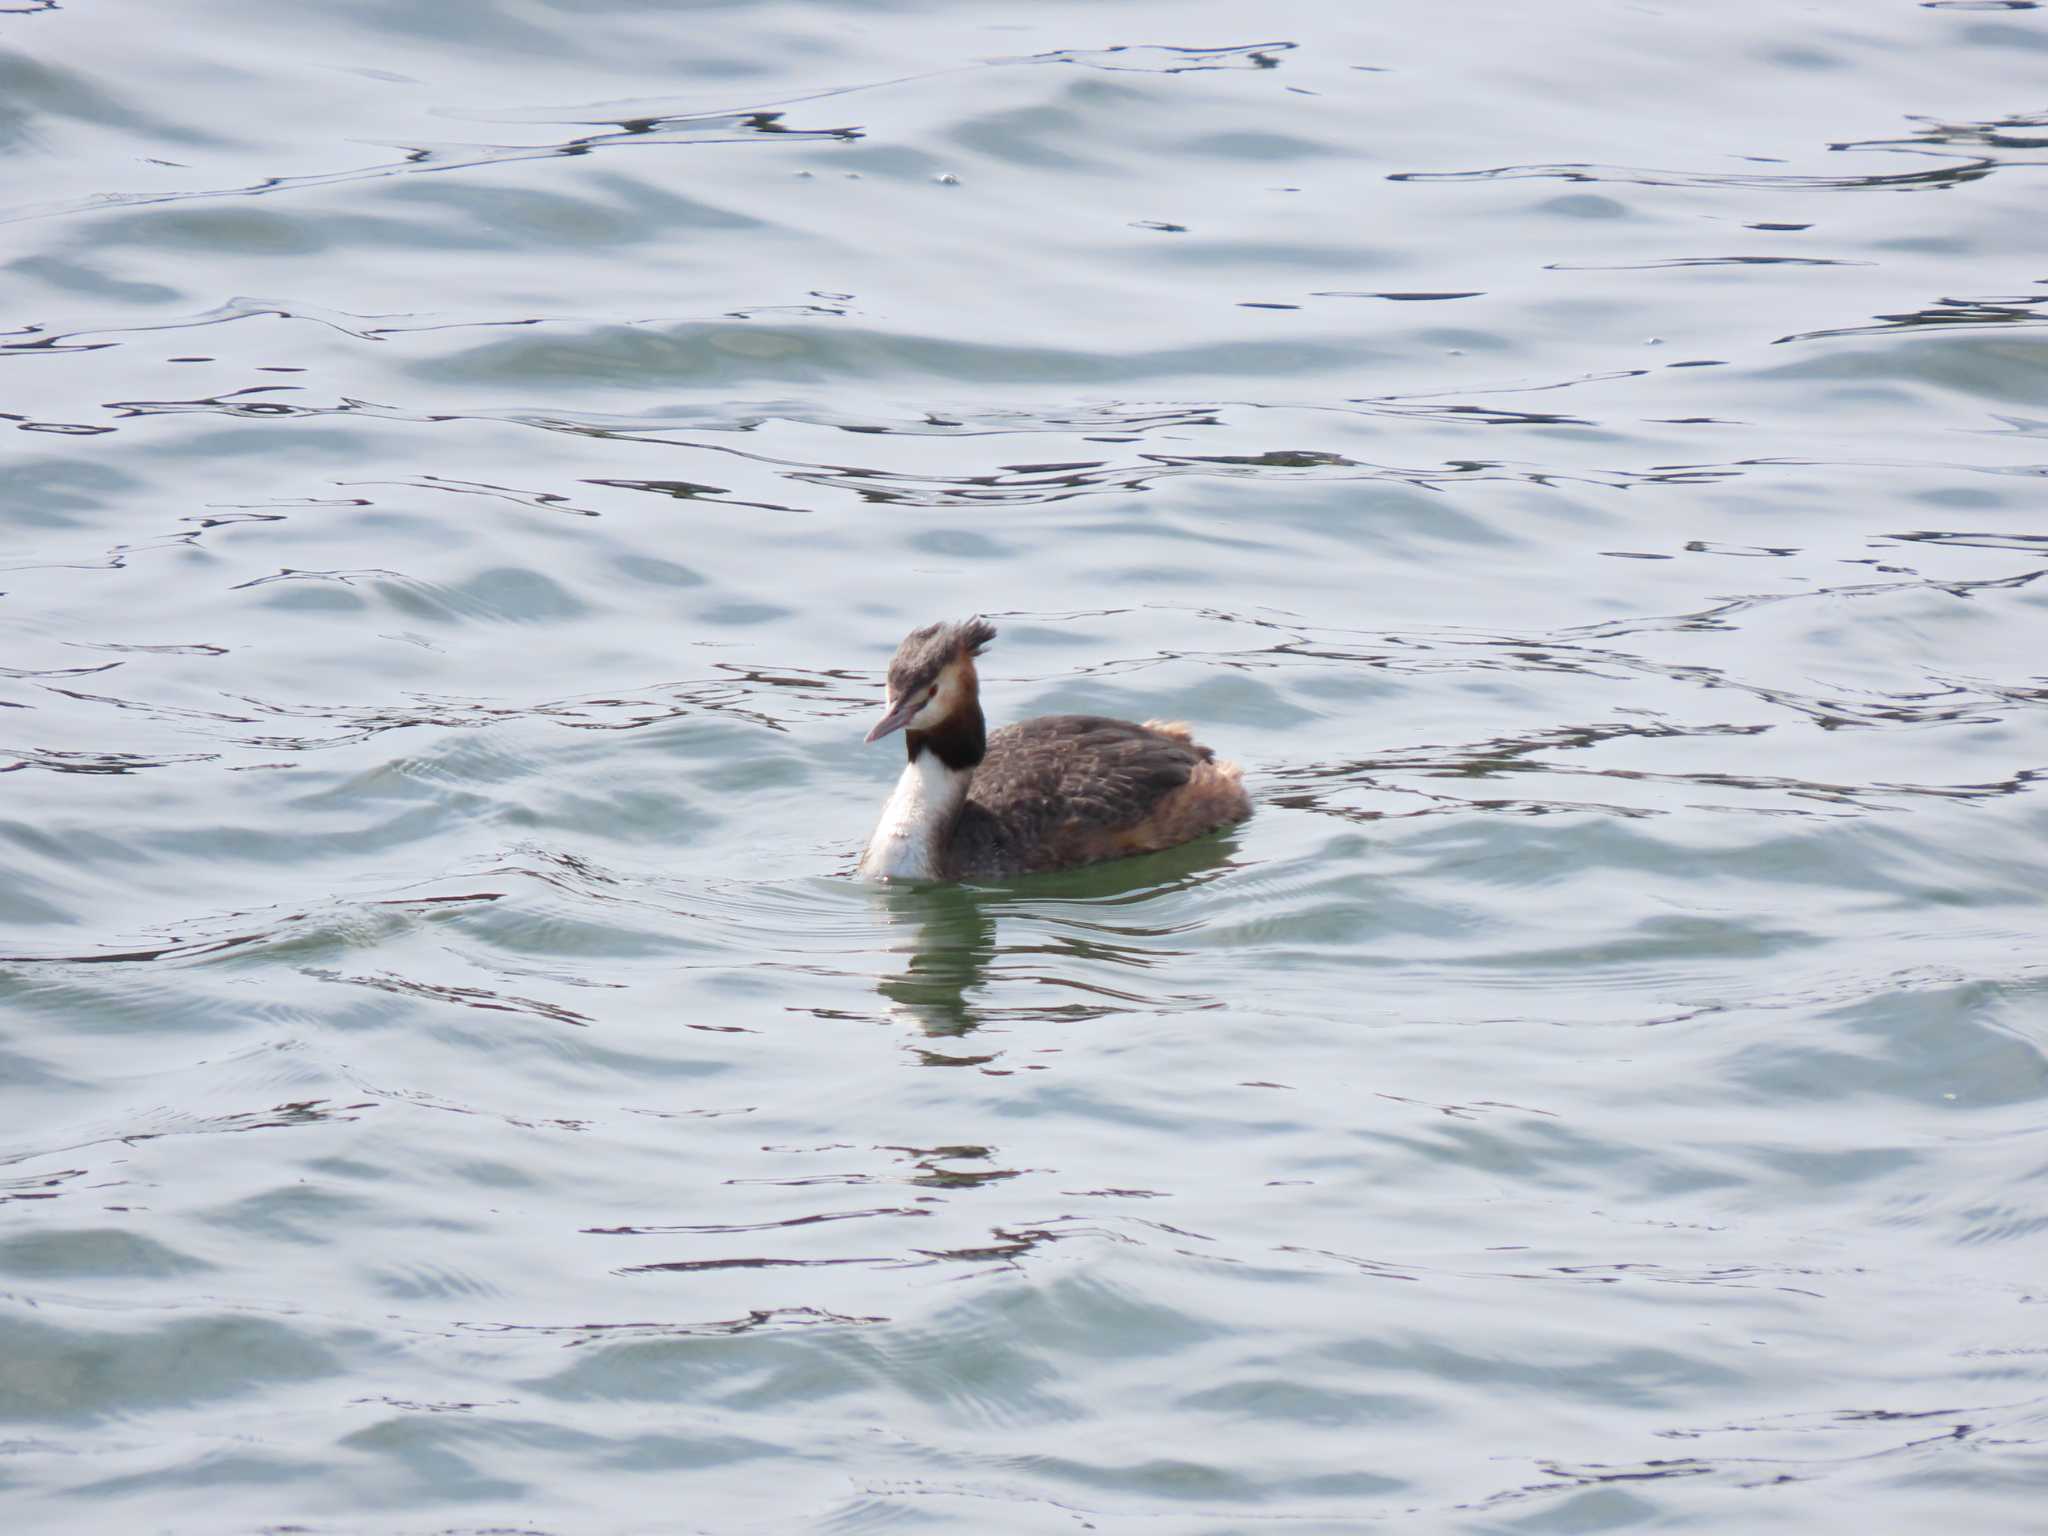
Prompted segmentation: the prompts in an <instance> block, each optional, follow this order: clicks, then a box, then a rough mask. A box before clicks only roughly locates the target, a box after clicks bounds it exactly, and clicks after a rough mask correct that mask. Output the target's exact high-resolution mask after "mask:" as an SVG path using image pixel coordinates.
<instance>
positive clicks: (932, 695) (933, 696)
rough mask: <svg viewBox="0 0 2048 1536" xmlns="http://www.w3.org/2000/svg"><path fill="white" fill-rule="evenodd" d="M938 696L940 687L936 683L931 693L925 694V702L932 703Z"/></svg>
mask: <svg viewBox="0 0 2048 1536" xmlns="http://www.w3.org/2000/svg"><path fill="white" fill-rule="evenodd" d="M938 696H939V688H938V684H936V683H934V684H933V685H932V691H931V692H930V693H928V694H926V695H925V696H924V701H925V703H927V704H929V703H931V701H932V700H933V699H936V698H937V697H938Z"/></svg>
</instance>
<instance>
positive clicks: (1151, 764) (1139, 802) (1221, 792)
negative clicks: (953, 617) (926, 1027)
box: [860, 618, 1252, 880]
mask: <svg viewBox="0 0 2048 1536" xmlns="http://www.w3.org/2000/svg"><path fill="white" fill-rule="evenodd" d="M995 637H996V628H995V626H994V625H993V624H991V623H989V622H988V620H987V619H983V618H972V619H962V620H958V621H953V622H946V623H939V624H927V625H925V626H924V628H922V629H914V630H912V631H911V632H910V633H909V634H908V635H906V636H904V639H903V643H902V644H901V645H900V646H898V647H897V648H896V656H895V659H894V660H892V661H891V662H890V663H889V702H888V708H887V711H886V712H885V713H884V714H883V716H882V718H881V719H880V720H878V721H877V722H876V723H875V728H874V729H873V730H871V731H869V732H868V735H867V739H868V740H869V741H878V740H880V739H881V738H882V737H884V736H887V735H889V734H890V733H891V732H894V731H902V732H903V739H904V743H905V746H906V748H907V750H908V752H909V755H910V761H909V763H908V764H907V765H906V766H905V767H904V770H903V775H902V777H901V778H899V779H897V781H896V789H895V792H894V793H893V794H891V795H890V796H889V803H888V804H887V805H885V806H884V807H883V808H882V819H881V820H880V821H878V822H877V823H876V824H875V832H874V836H873V837H871V838H869V839H868V845H867V849H866V851H865V852H864V853H862V854H861V856H860V875H861V877H862V878H863V879H867V880H982V879H990V878H1000V877H1002V876H1005V875H1023V874H1034V873H1037V872H1039V871H1042V870H1052V869H1071V868H1073V867H1074V866H1075V865H1077V864H1093V863H1096V862H1097V861H1099V860H1102V859H1117V858H1122V857H1123V856H1124V855H1126V854H1133V853H1150V852H1152V851H1153V850H1154V849H1159V848H1171V847H1173V846H1174V845H1175V844H1176V843H1185V842H1187V841H1188V840H1189V839H1191V838H1196V837H1200V836H1201V835H1202V834H1203V833H1204V832H1210V831H1213V830H1215V829H1216V828H1217V827H1222V826H1228V825H1230V824H1231V823H1232V822H1237V821H1243V820H1244V819H1245V817H1247V816H1249V815H1251V813H1252V803H1251V800H1250V798H1249V797H1248V796H1247V795H1246V794H1245V792H1244V785H1243V783H1242V782H1241V778H1242V775H1241V773H1240V770H1239V769H1238V766H1237V765H1236V764H1235V763H1225V762H1219V761H1218V760H1217V758H1216V754H1215V753H1214V752H1212V751H1210V750H1209V749H1208V748H1207V747H1205V746H1202V745H1200V744H1199V743H1197V742H1196V741H1195V740H1194V739H1193V737H1192V736H1191V735H1190V734H1189V732H1188V728H1187V727H1186V726H1185V725H1181V724H1178V723H1176V722H1171V721H1161V720H1148V721H1146V722H1145V723H1144V724H1143V725H1139V724H1137V723H1136V722H1135V721H1131V720H1110V719H1105V718H1104V717H1103V716H1101V715H1041V716H1039V717H1038V718H1037V719H1035V720H1025V721H1022V722H1020V723H1019V724H1016V725H1006V726H1004V727H1003V728H1002V729H1001V730H999V731H997V732H995V733H994V734H993V735H991V734H989V731H988V728H987V724H986V722H985V721H984V720H983V718H982V713H981V680H980V678H979V677H978V676H977V675H976V673H975V670H974V658H975V657H977V656H979V655H980V654H981V653H982V650H983V648H984V647H986V646H987V645H988V643H989V642H990V641H992V640H994V639H995Z"/></svg>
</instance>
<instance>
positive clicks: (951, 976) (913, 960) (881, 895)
mask: <svg viewBox="0 0 2048 1536" xmlns="http://www.w3.org/2000/svg"><path fill="white" fill-rule="evenodd" d="M874 895H875V899H876V901H877V902H878V903H879V904H880V905H881V907H882V909H883V911H884V913H885V914H886V917H885V920H886V921H887V922H888V924H889V925H890V927H891V928H892V929H894V930H895V931H896V932H897V933H899V934H900V935H901V938H900V940H899V941H898V942H896V943H892V944H891V945H890V946H889V948H890V951H891V952H892V953H895V954H902V955H906V956H907V957H908V959H907V961H906V963H905V965H904V967H903V969H902V970H901V971H900V972H898V973H896V974H894V975H889V976H884V977H883V978H882V979H881V981H880V982H879V983H877V985H876V990H877V991H879V992H880V993H881V994H882V996H883V997H885V998H887V999H888V1000H889V1012H890V1014H891V1015H892V1016H894V1017H896V1018H899V1019H904V1020H907V1021H909V1022H911V1023H914V1024H916V1025H917V1027H918V1028H919V1029H921V1030H923V1031H924V1032H925V1033H926V1034H927V1035H942V1036H954V1037H957V1036H961V1035H965V1034H968V1033H970V1032H972V1031H973V1030H975V1029H977V1028H979V1027H980V1026H981V1024H982V1022H983V1020H982V1014H981V1012H980V1011H979V1010H978V1009H977V1007H976V1006H975V1004H974V1003H973V1002H972V1001H970V997H971V995H972V994H975V993H978V992H979V991H981V989H982V986H983V984H984V983H985V982H986V981H987V979H988V971H989V967H990V965H991V964H992V963H993V962H994V960H995V957H996V919H995V906H996V904H997V901H998V900H999V898H998V897H996V896H995V895H994V894H993V893H991V892H987V891H978V890H974V889H972V888H971V887H967V886H960V885H882V886H876V887H874ZM979 1059H981V1058H977V1060H979ZM956 1064H957V1065H963V1066H964V1065H968V1064H969V1063H968V1062H967V1061H966V1060H963V1059H962V1058H958V1057H947V1058H945V1059H944V1060H943V1061H937V1062H934V1065H956Z"/></svg>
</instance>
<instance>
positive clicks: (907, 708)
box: [867, 693, 919, 741]
mask: <svg viewBox="0 0 2048 1536" xmlns="http://www.w3.org/2000/svg"><path fill="white" fill-rule="evenodd" d="M918 702H919V701H918V697H917V695H916V694H914V693H913V694H911V695H910V697H909V698H907V699H897V700H895V701H893V702H892V703H891V704H890V705H889V712H888V713H887V714H886V715H884V716H882V718H881V719H879V720H877V721H876V722H875V728H874V729H873V730H871V731H869V732H868V734H867V739H868V740H869V741H880V740H881V739H882V738H883V737H884V736H886V735H888V734H889V733H890V732H891V731H900V730H902V729H903V727H904V726H906V725H908V724H910V717H911V716H912V715H914V714H916V713H917V706H918Z"/></svg>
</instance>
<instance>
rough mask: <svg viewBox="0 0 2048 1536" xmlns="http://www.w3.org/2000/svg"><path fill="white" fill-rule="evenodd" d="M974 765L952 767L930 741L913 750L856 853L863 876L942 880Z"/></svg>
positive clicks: (866, 877) (877, 878)
mask: <svg viewBox="0 0 2048 1536" xmlns="http://www.w3.org/2000/svg"><path fill="white" fill-rule="evenodd" d="M973 783H974V769H973V767H972V765H970V766H968V767H965V768H955V767H953V766H951V765H950V764H949V763H947V762H946V760H945V759H944V758H942V757H941V756H940V755H939V754H938V753H937V752H935V751H933V750H931V748H930V747H926V749H925V750H924V751H922V752H920V751H917V750H915V749H913V750H912V752H911V757H910V761H909V762H908V763H907V764H905V765H904V769H903V772H902V774H901V775H900V776H899V777H898V778H897V780H896V788H895V790H894V791H892V792H891V794H890V796H889V803H888V804H887V805H885V806H883V807H882V817H881V820H879V821H877V822H876V823H875V832H874V836H872V837H870V838H869V839H868V846H867V850H866V852H864V853H862V854H861V856H860V873H861V878H862V879H865V880H942V879H944V878H945V862H946V849H947V846H948V845H949V844H950V843H951V842H952V840H953V829H954V828H955V827H956V826H958V825H959V823H960V812H961V809H962V808H963V807H964V806H965V805H966V804H967V791H968V789H969V788H970V787H971V786H972V785H973Z"/></svg>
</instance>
